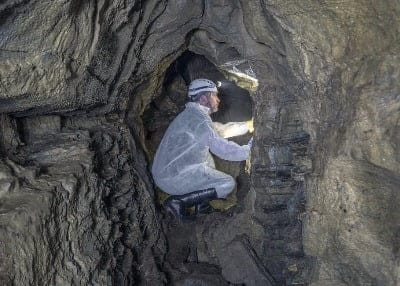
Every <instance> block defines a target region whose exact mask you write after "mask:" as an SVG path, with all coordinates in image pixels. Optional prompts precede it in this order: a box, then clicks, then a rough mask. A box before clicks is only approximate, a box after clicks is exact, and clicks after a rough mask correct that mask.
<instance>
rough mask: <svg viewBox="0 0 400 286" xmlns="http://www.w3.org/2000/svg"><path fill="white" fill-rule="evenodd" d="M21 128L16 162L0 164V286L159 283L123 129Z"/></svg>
mask: <svg viewBox="0 0 400 286" xmlns="http://www.w3.org/2000/svg"><path fill="white" fill-rule="evenodd" d="M22 121H23V122H22V123H21V124H22V125H23V128H21V130H28V132H23V133H22V134H20V135H21V137H22V138H24V141H23V142H25V144H24V145H22V146H19V149H18V152H16V154H14V155H15V158H16V159H15V160H16V161H17V162H15V161H11V160H10V159H2V160H1V163H0V170H1V172H0V174H1V178H0V185H1V192H0V196H1V197H0V201H1V203H0V206H1V208H0V209H1V216H0V226H1V229H2V231H1V232H0V241H1V242H2V243H1V244H0V247H1V248H0V253H2V254H3V255H2V260H1V270H2V271H1V275H0V281H1V282H2V285H11V284H13V285H66V284H68V285H88V284H96V285H111V284H116V285H131V284H134V283H143V284H149V285H151V284H152V285H154V284H160V283H162V281H164V279H165V278H164V276H163V275H162V274H161V273H160V270H159V267H160V265H159V257H160V255H161V254H160V253H162V252H164V251H165V250H164V248H165V243H164V241H163V238H162V236H160V229H159V225H158V221H157V215H156V213H155V209H154V206H153V203H152V195H151V194H150V193H149V192H148V188H149V184H148V182H147V181H146V180H143V179H141V177H142V175H141V174H140V172H141V171H142V170H139V171H138V170H135V169H134V167H133V166H134V165H135V164H136V163H137V162H140V154H137V155H136V158H135V157H134V156H133V155H132V153H133V152H134V144H133V142H132V141H131V139H129V136H130V135H129V130H128V129H127V127H126V126H124V125H123V124H121V122H119V121H118V120H116V119H106V118H91V119H90V118H74V119H69V118H68V119H62V118H60V117H57V116H42V117H35V118H33V119H32V120H31V119H29V118H24V119H23V120H22ZM61 121H62V122H63V124H62V127H61V124H60V122H61ZM50 126H51V127H53V128H49V127H50ZM78 127H79V128H78ZM9 133H10V132H9ZM15 134H18V132H15ZM25 140H26V141H25ZM135 162H136V163H135ZM150 229H151V231H149V230H150Z"/></svg>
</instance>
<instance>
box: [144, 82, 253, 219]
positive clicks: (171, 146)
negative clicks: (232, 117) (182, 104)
mask: <svg viewBox="0 0 400 286" xmlns="http://www.w3.org/2000/svg"><path fill="white" fill-rule="evenodd" d="M188 96H189V99H190V102H188V103H187V104H186V108H185V110H184V111H182V112H181V113H180V114H179V115H178V116H177V117H176V118H175V119H174V120H173V121H172V123H171V125H170V126H169V127H168V129H167V131H166V133H165V135H164V137H163V139H162V140H161V143H160V145H159V147H158V149H157V152H156V155H155V158H154V162H153V166H152V174H153V178H154V181H155V183H156V184H157V186H158V187H159V188H160V189H161V190H163V191H164V192H166V193H168V194H170V195H171V196H170V197H169V198H168V199H166V201H165V202H164V207H165V209H166V211H167V212H168V213H169V214H171V215H172V216H173V217H175V218H178V219H185V218H187V209H188V208H190V207H193V206H195V207H196V211H197V212H200V213H207V212H209V211H210V208H211V206H210V205H209V201H210V200H213V199H224V198H226V196H227V195H228V194H229V193H231V192H232V190H233V189H234V187H235V184H236V182H235V180H234V179H233V178H232V177H231V176H229V175H227V174H225V173H223V172H220V171H218V170H216V169H215V164H214V160H213V158H212V156H211V154H210V152H212V153H213V154H215V155H216V156H218V157H220V158H222V159H224V160H229V161H243V160H246V159H247V158H248V157H249V153H250V147H251V146H250V145H251V143H250V144H247V145H243V146H240V145H238V144H236V143H235V142H232V141H228V140H227V139H225V138H223V137H222V136H221V135H220V134H221V133H222V134H223V133H224V125H222V124H219V125H218V127H217V126H216V125H214V124H213V122H212V120H211V117H210V114H211V113H213V112H216V111H217V110H218V105H219V102H220V100H219V98H218V90H217V87H216V85H215V84H214V83H213V82H212V81H210V80H207V79H196V80H194V81H192V82H191V83H190V85H189V91H188ZM216 128H217V129H219V130H218V131H217V130H216ZM250 128H252V127H251V126H250V125H249V124H248V122H235V123H230V124H226V130H225V131H226V132H225V133H229V134H230V135H229V136H237V135H242V134H245V133H246V132H248V131H251V130H250ZM224 137H227V136H224Z"/></svg>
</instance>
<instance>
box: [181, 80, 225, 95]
mask: <svg viewBox="0 0 400 286" xmlns="http://www.w3.org/2000/svg"><path fill="white" fill-rule="evenodd" d="M203 91H213V92H218V90H217V86H216V85H215V83H213V82H212V81H211V80H208V79H205V78H198V79H195V80H193V81H192V82H191V83H190V84H189V90H188V96H189V97H190V98H192V96H194V95H196V94H198V93H199V92H203Z"/></svg>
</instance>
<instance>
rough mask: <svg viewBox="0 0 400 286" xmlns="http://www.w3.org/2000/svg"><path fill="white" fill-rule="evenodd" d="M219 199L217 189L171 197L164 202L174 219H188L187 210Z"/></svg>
mask: <svg viewBox="0 0 400 286" xmlns="http://www.w3.org/2000/svg"><path fill="white" fill-rule="evenodd" d="M216 198H217V192H216V191H215V188H210V189H206V190H200V191H194V192H191V193H188V194H184V195H173V196H170V197H169V198H168V199H166V200H165V202H164V207H165V209H166V211H167V212H168V213H170V214H171V215H172V216H173V217H174V218H179V219H181V220H182V219H185V218H188V215H187V208H190V207H192V206H195V205H199V204H202V203H203V204H204V203H208V202H209V201H210V200H213V199H216Z"/></svg>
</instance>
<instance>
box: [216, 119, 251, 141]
mask: <svg viewBox="0 0 400 286" xmlns="http://www.w3.org/2000/svg"><path fill="white" fill-rule="evenodd" d="M213 126H214V128H215V130H216V131H217V133H218V134H219V135H220V136H221V137H223V138H231V137H235V136H239V135H243V134H246V133H247V132H250V133H252V132H253V129H254V128H253V120H249V121H243V122H228V123H225V124H223V123H220V122H213Z"/></svg>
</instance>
